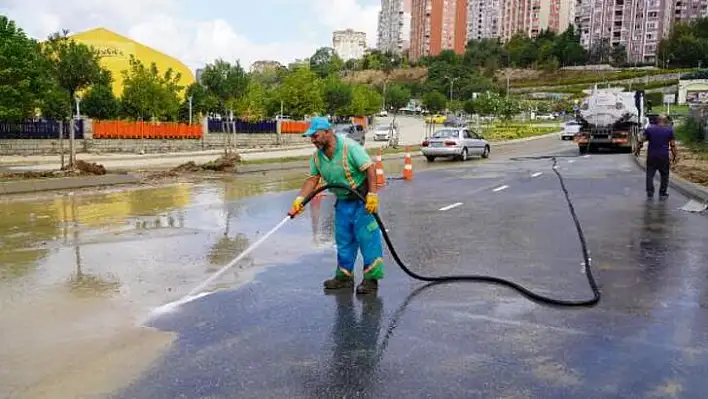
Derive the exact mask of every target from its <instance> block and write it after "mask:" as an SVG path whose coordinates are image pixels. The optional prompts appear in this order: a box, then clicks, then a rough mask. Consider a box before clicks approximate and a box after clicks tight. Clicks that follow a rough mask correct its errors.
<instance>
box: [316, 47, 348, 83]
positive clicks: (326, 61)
mask: <svg viewBox="0 0 708 399" xmlns="http://www.w3.org/2000/svg"><path fill="white" fill-rule="evenodd" d="M343 66H344V62H343V61H342V59H341V58H339V56H338V55H337V54H335V52H334V49H333V48H331V47H322V48H319V49H317V51H315V54H313V55H312V57H311V58H310V69H311V70H312V72H314V73H315V74H316V75H317V76H318V77H320V78H322V79H324V78H326V77H327V76H329V75H331V74H336V73H339V71H341V70H342V68H343Z"/></svg>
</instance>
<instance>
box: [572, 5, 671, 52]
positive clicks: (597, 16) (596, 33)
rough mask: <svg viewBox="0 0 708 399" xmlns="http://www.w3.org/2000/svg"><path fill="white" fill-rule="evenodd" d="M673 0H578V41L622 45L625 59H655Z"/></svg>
mask: <svg viewBox="0 0 708 399" xmlns="http://www.w3.org/2000/svg"><path fill="white" fill-rule="evenodd" d="M676 1H677V0H579V2H578V4H577V10H576V17H575V20H576V26H577V27H578V29H579V30H580V35H581V36H580V37H581V43H582V44H583V46H584V47H585V48H587V49H592V48H593V46H599V45H601V43H603V42H605V43H609V45H610V47H615V46H618V45H624V47H625V48H626V50H627V59H628V61H629V62H635V63H652V62H655V61H656V51H657V48H658V47H659V42H660V41H661V39H662V38H663V37H664V36H665V35H667V34H668V33H669V31H670V29H671V24H672V21H673V19H674V18H673V17H672V11H673V10H674V4H675V2H676ZM683 1H685V0H682V2H683Z"/></svg>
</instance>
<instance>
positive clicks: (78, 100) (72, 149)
mask: <svg viewBox="0 0 708 399" xmlns="http://www.w3.org/2000/svg"><path fill="white" fill-rule="evenodd" d="M74 101H75V102H76V118H75V120H74V118H72V123H70V124H69V125H70V128H71V135H70V136H69V169H70V170H73V169H74V167H75V166H76V145H75V144H74V139H75V136H76V124H77V123H79V120H80V119H81V106H80V104H81V96H80V95H79V93H76V94H74Z"/></svg>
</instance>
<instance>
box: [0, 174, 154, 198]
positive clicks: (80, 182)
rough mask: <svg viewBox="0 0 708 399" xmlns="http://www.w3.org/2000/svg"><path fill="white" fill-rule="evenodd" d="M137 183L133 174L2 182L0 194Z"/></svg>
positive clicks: (138, 181) (138, 180) (137, 179)
mask: <svg viewBox="0 0 708 399" xmlns="http://www.w3.org/2000/svg"><path fill="white" fill-rule="evenodd" d="M137 183H140V179H139V178H138V177H136V176H134V175H131V174H125V175H123V174H121V175H118V174H116V175H112V174H111V175H102V176H75V177H54V178H46V179H27V180H17V181H5V182H0V194H24V193H32V192H38V191H54V190H73V189H78V188H87V187H101V186H116V185H121V184H137Z"/></svg>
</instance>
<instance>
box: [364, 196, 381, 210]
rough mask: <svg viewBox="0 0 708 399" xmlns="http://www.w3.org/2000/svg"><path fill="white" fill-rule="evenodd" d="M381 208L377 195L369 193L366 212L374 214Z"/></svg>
mask: <svg viewBox="0 0 708 399" xmlns="http://www.w3.org/2000/svg"><path fill="white" fill-rule="evenodd" d="M378 207H379V196H378V194H376V193H368V194H366V210H367V211H369V213H374V212H376V209H377V208H378Z"/></svg>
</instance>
